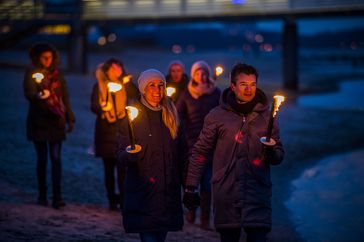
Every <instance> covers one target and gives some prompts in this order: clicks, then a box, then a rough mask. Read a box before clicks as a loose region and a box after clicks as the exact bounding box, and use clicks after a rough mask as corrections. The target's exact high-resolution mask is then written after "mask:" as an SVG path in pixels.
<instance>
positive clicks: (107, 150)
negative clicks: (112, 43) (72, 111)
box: [91, 58, 139, 210]
mask: <svg viewBox="0 0 364 242" xmlns="http://www.w3.org/2000/svg"><path fill="white" fill-rule="evenodd" d="M96 78H97V83H95V85H94V86H93V90H92V95H91V110H92V112H93V113H95V114H96V115H97V117H96V123H95V140H94V141H95V155H96V157H101V158H102V160H103V163H104V179H105V187H106V192H107V198H108V201H109V209H110V210H117V209H118V205H119V207H120V208H122V207H123V199H124V198H123V196H124V188H123V187H124V185H123V184H124V176H125V169H124V168H123V167H119V166H118V165H117V164H118V162H117V159H116V149H117V143H118V130H119V129H120V125H121V123H122V122H121V120H122V119H123V118H125V106H126V104H127V101H128V100H129V101H132V100H134V99H137V97H138V95H139V92H138V89H137V88H136V87H135V85H134V84H133V82H132V81H131V76H129V75H127V74H126V72H125V69H124V65H123V64H122V63H121V62H120V61H119V60H117V59H114V58H112V59H109V60H107V61H106V62H105V63H103V64H100V65H99V66H98V68H97V70H96ZM110 83H111V84H114V85H115V84H116V87H117V85H120V88H121V89H120V90H117V88H116V89H110V88H109V86H108V85H109V84H110ZM111 88H112V87H111ZM113 91H114V92H113ZM115 170H116V171H117V184H118V189H119V194H117V193H116V192H115Z"/></svg>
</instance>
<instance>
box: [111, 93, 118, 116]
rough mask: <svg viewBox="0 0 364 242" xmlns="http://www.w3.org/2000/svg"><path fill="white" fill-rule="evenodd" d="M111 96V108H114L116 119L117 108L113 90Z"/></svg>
mask: <svg viewBox="0 0 364 242" xmlns="http://www.w3.org/2000/svg"><path fill="white" fill-rule="evenodd" d="M111 98H112V104H113V109H114V110H115V115H116V119H118V110H117V108H116V100H115V93H113V92H112V93H111Z"/></svg>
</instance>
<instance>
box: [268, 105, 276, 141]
mask: <svg viewBox="0 0 364 242" xmlns="http://www.w3.org/2000/svg"><path fill="white" fill-rule="evenodd" d="M275 106H276V99H275V98H274V99H273V102H272V106H271V108H270V115H269V122H268V128H267V135H266V142H269V141H270V138H271V137H272V130H273V122H274V109H275Z"/></svg>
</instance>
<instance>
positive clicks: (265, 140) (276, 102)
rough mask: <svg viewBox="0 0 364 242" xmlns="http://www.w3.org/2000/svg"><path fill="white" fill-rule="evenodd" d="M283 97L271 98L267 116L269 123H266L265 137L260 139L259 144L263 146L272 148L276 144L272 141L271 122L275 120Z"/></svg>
mask: <svg viewBox="0 0 364 242" xmlns="http://www.w3.org/2000/svg"><path fill="white" fill-rule="evenodd" d="M284 99H285V97H284V96H279V95H276V96H274V97H273V103H272V106H271V111H270V116H269V122H268V128H267V134H266V136H263V137H261V138H260V142H262V143H263V144H265V145H268V146H273V145H275V144H276V141H275V140H274V139H272V138H271V137H272V131H273V122H274V119H275V116H276V114H277V112H278V110H279V106H280V105H281V104H282V102H283V101H284Z"/></svg>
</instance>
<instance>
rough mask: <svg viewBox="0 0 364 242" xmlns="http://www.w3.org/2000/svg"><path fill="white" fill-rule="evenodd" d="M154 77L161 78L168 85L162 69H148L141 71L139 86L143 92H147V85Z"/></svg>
mask: <svg viewBox="0 0 364 242" xmlns="http://www.w3.org/2000/svg"><path fill="white" fill-rule="evenodd" d="M153 79H159V80H161V81H163V83H164V86H166V78H165V77H164V75H163V74H162V73H161V72H160V71H158V70H156V69H148V70H146V71H143V72H142V73H140V75H139V78H138V88H139V91H140V93H141V94H144V93H145V88H146V86H147V85H148V83H149V82H150V81H151V80H153Z"/></svg>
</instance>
